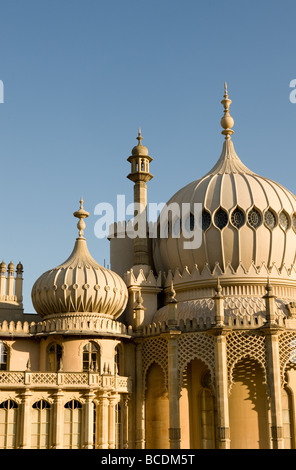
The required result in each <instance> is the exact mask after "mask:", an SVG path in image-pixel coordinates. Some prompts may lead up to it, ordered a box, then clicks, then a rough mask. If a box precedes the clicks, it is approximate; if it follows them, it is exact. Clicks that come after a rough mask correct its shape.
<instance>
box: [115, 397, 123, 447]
mask: <svg viewBox="0 0 296 470" xmlns="http://www.w3.org/2000/svg"><path fill="white" fill-rule="evenodd" d="M121 428H122V423H121V406H120V404H119V403H117V405H116V406H115V449H122V432H121Z"/></svg>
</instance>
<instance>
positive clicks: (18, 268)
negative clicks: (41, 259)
mask: <svg viewBox="0 0 296 470" xmlns="http://www.w3.org/2000/svg"><path fill="white" fill-rule="evenodd" d="M23 271H24V267H23V265H22V263H21V262H19V263H18V265H17V267H16V272H17V273H22V272H23Z"/></svg>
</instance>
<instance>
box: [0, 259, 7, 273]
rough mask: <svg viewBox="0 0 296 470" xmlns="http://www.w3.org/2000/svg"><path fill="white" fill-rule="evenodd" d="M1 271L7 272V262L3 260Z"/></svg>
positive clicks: (0, 266) (0, 265)
mask: <svg viewBox="0 0 296 470" xmlns="http://www.w3.org/2000/svg"><path fill="white" fill-rule="evenodd" d="M0 272H1V273H5V272H6V264H5V263H4V261H2V263H1V264H0Z"/></svg>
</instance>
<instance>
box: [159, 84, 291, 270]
mask: <svg viewBox="0 0 296 470" xmlns="http://www.w3.org/2000/svg"><path fill="white" fill-rule="evenodd" d="M221 103H222V104H223V106H224V116H223V117H222V119H221V125H222V128H223V131H222V134H223V135H224V136H225V141H224V144H223V150H222V153H221V156H220V158H219V160H218V161H217V163H216V164H215V165H214V167H213V168H212V169H211V170H210V171H209V172H208V173H207V174H206V175H205V176H204V177H202V178H200V179H198V180H195V181H193V182H192V183H190V184H188V185H187V186H185V187H184V188H182V189H180V190H179V191H178V192H177V193H176V194H175V195H174V196H173V197H172V198H171V199H170V200H169V201H168V203H167V206H169V205H170V204H171V203H177V204H178V205H179V207H180V208H182V204H183V203H187V204H188V203H190V208H192V209H191V214H190V216H189V215H187V217H188V221H185V226H186V224H188V226H194V224H195V223H196V222H197V223H198V224H199V226H200V230H201V231H202V235H201V237H202V242H201V244H200V246H199V247H197V248H190V249H188V248H187V247H186V244H184V242H185V241H188V239H186V238H184V236H183V233H182V229H181V232H180V227H182V223H181V222H182V220H181V219H180V218H178V217H176V218H175V220H171V221H169V224H168V237H166V238H157V239H155V240H154V241H153V242H154V245H153V259H154V263H155V267H156V269H157V271H160V270H161V271H165V272H168V271H169V270H171V271H173V272H174V271H175V270H176V269H177V268H178V269H179V271H180V272H182V271H183V270H184V269H187V268H188V269H189V271H192V270H193V269H196V268H198V270H199V272H201V271H202V270H203V269H204V267H205V266H206V267H207V269H208V270H209V271H210V272H213V270H214V268H215V267H217V266H219V269H218V271H219V274H220V273H225V271H226V270H227V269H231V270H232V271H233V272H236V271H237V270H238V268H239V270H240V272H241V273H242V272H244V271H245V272H247V271H248V270H249V269H250V267H251V266H252V269H253V270H258V272H259V271H260V269H261V267H262V266H263V265H265V267H266V268H267V270H271V269H272V268H273V269H276V270H277V271H278V272H279V274H280V275H281V273H287V272H291V271H292V269H291V268H292V267H294V264H295V254H296V198H295V196H294V195H293V194H292V193H291V192H290V191H288V190H287V189H286V188H284V187H283V186H281V185H280V184H278V183H275V182H274V181H271V180H269V179H268V178H265V177H263V176H260V175H257V174H255V173H254V172H253V171H251V170H249V169H248V168H247V167H246V166H245V165H244V164H243V163H242V162H241V160H240V159H239V157H238V156H237V154H236V152H235V150H234V146H233V143H232V140H231V135H232V134H233V130H232V127H233V124H234V121H233V119H232V117H231V116H230V114H229V105H230V104H231V100H230V99H229V97H228V93H227V87H226V84H225V95H224V99H223V100H222V102H221ZM194 203H199V204H201V205H202V217H201V218H200V219H201V220H198V221H195V220H194V212H193V207H194ZM180 212H181V213H182V211H180ZM181 218H182V217H181ZM293 272H294V278H295V270H293ZM263 275H264V276H265V277H266V269H265V270H264V274H263V271H262V276H263Z"/></svg>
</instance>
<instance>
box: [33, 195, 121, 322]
mask: <svg viewBox="0 0 296 470" xmlns="http://www.w3.org/2000/svg"><path fill="white" fill-rule="evenodd" d="M74 216H75V217H77V218H78V219H79V221H78V224H77V227H78V229H79V236H78V238H76V242H75V245H74V249H73V251H72V253H71V255H70V256H69V258H68V259H67V260H66V261H65V262H64V263H62V264H60V265H59V266H57V267H56V268H54V269H51V270H49V271H47V272H45V273H44V274H42V275H41V276H40V277H39V279H37V281H36V282H35V284H34V286H33V288H32V301H33V306H34V308H35V310H36V312H37V313H38V314H39V315H40V316H41V317H44V318H54V317H59V316H66V315H67V314H71V315H73V314H80V315H81V314H88V315H90V314H91V315H100V314H103V315H107V316H110V317H112V318H113V319H114V318H115V319H116V318H118V317H119V315H120V314H121V313H122V312H123V310H124V309H125V307H126V304H127V298H128V292H127V288H126V285H125V283H124V281H123V280H122V278H121V277H120V276H119V275H118V274H116V273H114V272H113V271H110V270H109V269H106V268H104V267H102V266H101V265H100V264H98V263H97V262H96V261H95V260H94V259H93V258H92V256H91V255H90V253H89V251H88V248H87V244H86V240H85V238H84V236H83V231H84V229H85V222H84V219H85V218H86V217H88V216H89V213H88V212H86V211H85V210H84V208H83V200H82V199H81V201H80V209H79V210H78V211H76V212H74Z"/></svg>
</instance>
